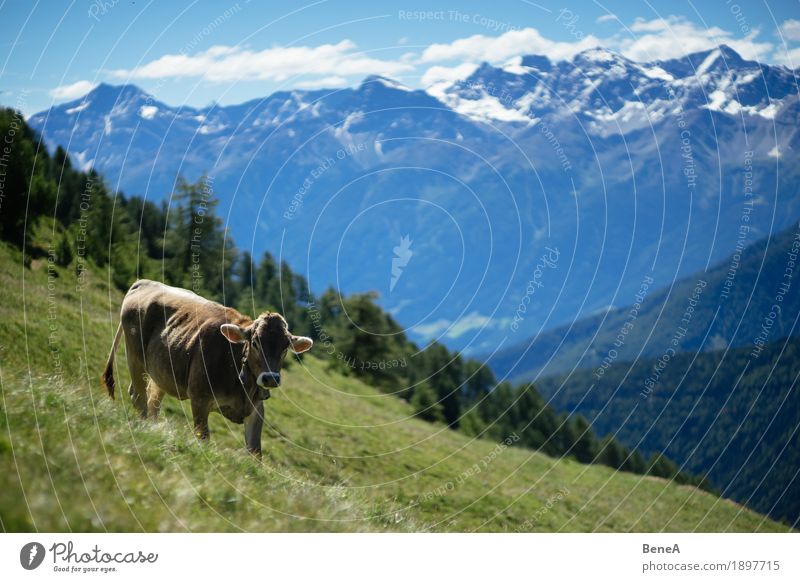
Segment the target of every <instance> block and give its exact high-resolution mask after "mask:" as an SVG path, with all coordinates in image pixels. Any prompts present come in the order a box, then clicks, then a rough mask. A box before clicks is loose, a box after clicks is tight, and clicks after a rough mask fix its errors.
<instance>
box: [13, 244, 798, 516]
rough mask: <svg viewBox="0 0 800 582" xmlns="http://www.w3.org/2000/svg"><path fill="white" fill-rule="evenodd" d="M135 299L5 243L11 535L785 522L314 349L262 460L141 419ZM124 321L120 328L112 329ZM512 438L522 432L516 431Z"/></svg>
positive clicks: (172, 408) (228, 441) (283, 392)
mask: <svg viewBox="0 0 800 582" xmlns="http://www.w3.org/2000/svg"><path fill="white" fill-rule="evenodd" d="M121 297H122V295H121V294H120V293H119V292H117V291H115V290H111V291H109V290H108V287H107V284H106V281H105V280H104V279H103V277H102V276H101V275H100V274H99V271H97V272H95V273H89V274H88V275H87V278H86V280H85V281H84V287H83V289H82V290H80V291H79V290H77V289H76V278H75V275H74V269H59V268H52V269H51V268H49V267H48V264H47V261H46V259H45V260H39V261H34V262H33V264H32V266H31V268H30V269H28V268H23V267H22V264H21V255H20V253H19V252H18V251H16V250H14V249H10V248H9V247H7V246H2V248H0V389H1V392H0V396H1V398H0V520H2V527H3V529H4V530H6V531H20V530H23V531H148V532H149V531H401V532H402V531H662V530H664V531H748V532H751V531H787V530H788V529H789V528H788V527H787V526H785V525H782V524H779V523H776V522H774V521H771V520H770V519H768V518H766V517H764V516H762V515H760V514H757V513H754V512H752V511H749V510H747V509H745V508H743V507H741V506H739V505H737V504H735V503H733V502H731V501H728V500H724V499H719V498H717V497H715V496H713V495H711V494H709V493H705V492H702V491H700V490H697V489H695V488H693V487H686V486H678V485H675V484H673V483H670V482H667V481H665V480H662V479H656V478H648V477H644V478H643V477H641V476H638V475H632V474H627V473H617V472H615V471H613V470H611V469H609V468H607V467H602V466H595V465H581V464H579V463H577V462H574V461H572V460H570V459H552V458H550V457H547V456H545V455H543V454H540V453H538V452H534V451H530V450H526V449H521V448H517V447H513V446H512V447H504V446H502V445H497V444H496V443H493V442H490V441H485V440H473V439H469V438H467V437H465V436H463V435H461V434H459V433H456V432H453V431H450V430H448V429H447V428H446V427H444V426H442V425H437V424H429V423H426V422H423V421H420V420H418V419H415V418H414V417H413V415H412V410H411V409H410V407H409V406H408V405H407V404H406V403H404V402H403V401H401V400H399V399H397V398H395V397H393V396H386V395H382V394H381V393H379V392H378V391H376V390H374V389H372V388H371V387H369V386H366V385H364V384H362V383H361V382H359V381H358V380H357V379H354V378H351V377H343V376H340V375H338V374H335V373H331V372H330V371H328V369H327V366H326V365H325V363H324V362H323V361H321V360H319V359H317V358H315V357H306V358H304V359H303V361H302V362H301V363H293V364H292V365H291V366H290V368H289V369H288V370H286V371H285V377H284V382H283V386H284V387H283V388H281V389H280V390H276V391H274V392H273V397H272V398H271V399H270V400H269V401H267V402H266V411H267V420H268V424H267V426H266V427H265V435H264V459H263V461H262V462H260V463H259V462H257V461H255V460H254V459H252V458H251V457H250V456H249V455H247V454H246V453H245V452H244V447H243V430H242V427H241V426H240V425H234V424H232V423H229V422H227V421H225V420H224V419H223V418H222V417H221V416H219V415H212V422H211V430H212V437H211V440H210V442H207V443H200V442H198V441H197V440H196V439H195V438H194V437H193V436H192V431H191V427H190V414H189V411H188V407H187V406H186V405H185V404H182V403H179V402H177V401H176V400H174V399H169V398H168V399H167V400H165V403H164V411H163V416H162V419H161V420H160V421H159V422H157V423H151V422H147V421H142V420H140V419H138V418H136V417H135V415H134V413H133V408H132V406H131V404H130V402H129V399H128V397H127V394H126V391H125V389H124V387H126V386H127V382H128V379H127V370H126V367H125V364H124V352H123V350H122V349H120V350H119V352H118V354H117V368H116V373H117V381H118V386H120V387H121V389H120V390H119V391H118V394H119V395H118V397H117V399H116V400H114V401H111V400H110V399H108V398H107V396H105V394H104V393H103V392H102V391H101V388H100V386H99V382H98V377H99V374H100V371H101V369H102V366H103V363H104V361H105V358H106V356H107V353H108V349H109V347H110V345H111V339H112V335H113V333H114V331H115V329H116V321H117V314H118V309H119V304H120V301H121ZM112 319H113V323H112ZM509 436H510V437H513V435H509Z"/></svg>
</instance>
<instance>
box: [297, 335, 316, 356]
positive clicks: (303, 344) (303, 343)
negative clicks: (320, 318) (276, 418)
mask: <svg viewBox="0 0 800 582" xmlns="http://www.w3.org/2000/svg"><path fill="white" fill-rule="evenodd" d="M313 345H314V340H312V339H311V338H310V337H303V336H301V335H293V336H292V351H293V352H294V353H295V354H302V353H303V352H307V351H308V350H310V349H311V346H313Z"/></svg>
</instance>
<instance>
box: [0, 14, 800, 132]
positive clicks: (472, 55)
mask: <svg viewBox="0 0 800 582" xmlns="http://www.w3.org/2000/svg"><path fill="white" fill-rule="evenodd" d="M723 43H724V44H728V45H730V46H731V47H733V48H734V49H735V50H737V51H738V52H739V53H741V54H742V55H743V56H745V57H747V58H751V59H755V60H759V61H761V62H767V63H771V64H781V65H785V66H789V67H791V68H795V67H798V66H800V0H766V1H764V0H735V1H734V0H667V1H664V0H657V1H656V0H645V1H630V0H629V1H613V2H612V1H603V2H600V1H593V0H561V1H558V2H550V1H547V0H542V1H540V2H539V1H537V2H533V1H529V0H507V1H502V0H492V1H489V2H487V1H486V0H484V1H482V2H465V1H459V2H455V1H453V0H451V1H440V0H428V1H406V0H401V1H399V2H385V1H382V0H371V1H369V2H355V1H349V2H347V1H343V0H317V1H312V2H293V1H282V2H258V1H257V0H238V1H233V2H230V1H229V0H217V1H216V2H212V1H201V0H195V1H193V2H192V1H189V2H184V3H180V2H163V1H162V2H156V1H155V0H149V1H146V0H136V1H131V0H92V1H78V0H74V1H72V2H66V1H64V2H62V1H56V0H53V1H50V2H44V1H39V2H35V1H30V0H24V1H23V0H5V1H3V0H0V103H2V104H3V105H7V106H12V107H15V108H17V109H20V110H22V112H23V113H24V114H25V115H28V116H29V115H31V114H33V113H36V112H38V111H41V110H44V109H46V108H48V107H50V106H51V105H52V104H54V103H60V102H64V101H70V100H74V99H77V98H79V97H81V96H83V95H84V94H85V93H87V92H88V91H90V90H91V89H92V88H93V87H94V86H96V85H97V84H98V83H110V84H115V85H118V84H124V83H133V84H136V85H138V86H140V87H141V88H143V89H144V90H146V91H148V92H149V93H151V94H153V95H154V96H155V97H156V98H157V99H158V100H160V101H163V102H165V103H168V104H170V105H181V104H188V105H192V106H196V107H201V106H205V105H208V104H210V103H213V102H218V103H221V104H224V105H227V104H234V103H241V102H244V101H246V100H248V99H253V98H257V97H263V96H266V95H269V94H271V93H273V92H274V91H277V90H287V89H312V88H320V87H326V88H334V87H344V86H355V85H358V83H359V82H360V81H361V80H362V79H363V78H364V77H366V76H367V75H372V74H378V75H383V76H388V77H391V78H394V79H397V80H398V81H400V82H402V83H404V84H405V85H408V86H410V87H414V88H419V87H421V88H425V87H427V86H430V85H432V84H434V83H436V82H442V81H446V80H455V79H458V78H464V77H466V76H467V75H469V73H470V72H471V71H472V70H473V69H474V68H475V67H476V66H477V65H478V64H480V63H481V62H483V61H488V62H490V63H492V64H504V63H510V62H514V60H515V59H518V58H519V57H520V56H522V55H526V54H544V55H547V56H548V57H549V58H550V59H551V60H553V61H557V60H563V59H570V58H571V57H572V56H574V55H575V54H577V53H578V52H580V51H581V50H585V49H588V48H594V47H596V46H602V47H605V48H608V49H610V50H614V51H617V52H619V53H621V54H623V55H625V56H626V57H628V58H631V59H633V60H635V61H652V60H657V59H667V58H676V57H680V56H683V55H684V54H688V53H691V52H697V51H701V50H706V49H708V48H711V47H714V46H716V45H718V44H723Z"/></svg>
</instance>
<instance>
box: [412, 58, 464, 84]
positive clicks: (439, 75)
mask: <svg viewBox="0 0 800 582" xmlns="http://www.w3.org/2000/svg"><path fill="white" fill-rule="evenodd" d="M477 68H478V65H476V64H475V63H462V64H460V65H457V66H455V67H442V66H440V65H436V66H433V67H431V68H429V69H428V70H427V71H425V73H424V74H423V75H422V79H421V81H420V83H421V84H422V86H423V87H430V86H431V85H433V84H435V83H439V82H440V81H446V82H447V83H453V82H455V81H458V80H460V79H466V78H467V77H469V76H470V75H471V74H472V73H473V72H474V71H475V69H477Z"/></svg>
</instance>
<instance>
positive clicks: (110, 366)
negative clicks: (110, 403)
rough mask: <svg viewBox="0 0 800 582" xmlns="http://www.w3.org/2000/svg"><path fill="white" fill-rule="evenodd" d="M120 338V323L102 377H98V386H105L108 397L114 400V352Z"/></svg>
mask: <svg viewBox="0 0 800 582" xmlns="http://www.w3.org/2000/svg"><path fill="white" fill-rule="evenodd" d="M121 338H122V322H120V324H119V327H118V328H117V333H116V335H115V336H114V344H113V345H112V346H111V353H110V354H108V361H107V362H106V369H105V370H103V375H102V376H101V377H100V384H101V385H103V386H105V388H106V390H108V395H109V396H110V397H111V398H114V352H116V351H117V346H119V340H120V339H121Z"/></svg>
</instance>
